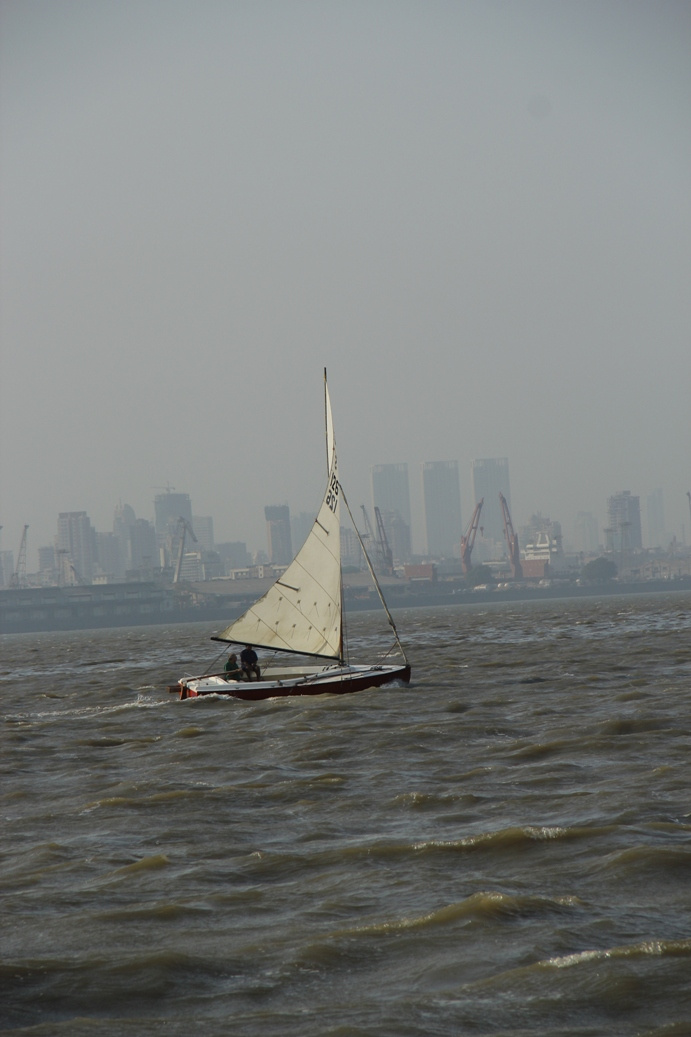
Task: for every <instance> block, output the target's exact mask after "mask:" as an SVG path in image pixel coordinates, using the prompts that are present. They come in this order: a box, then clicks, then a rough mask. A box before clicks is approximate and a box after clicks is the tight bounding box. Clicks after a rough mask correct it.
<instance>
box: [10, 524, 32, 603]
mask: <svg viewBox="0 0 691 1037" xmlns="http://www.w3.org/2000/svg"><path fill="white" fill-rule="evenodd" d="M28 529H29V527H28V526H24V531H23V533H22V542H21V543H20V545H19V554H18V556H17V565H16V568H15V570H14V572H13V573H12V578H11V579H10V587H11V588H12V589H16V588H18V587H25V586H26V534H27V532H28Z"/></svg>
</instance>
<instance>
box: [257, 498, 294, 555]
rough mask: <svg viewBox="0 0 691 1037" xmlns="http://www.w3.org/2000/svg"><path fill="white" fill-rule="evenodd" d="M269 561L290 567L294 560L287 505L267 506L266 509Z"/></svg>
mask: <svg viewBox="0 0 691 1037" xmlns="http://www.w3.org/2000/svg"><path fill="white" fill-rule="evenodd" d="M264 517H265V519H266V534H267V539H268V546H269V559H270V560H271V561H272V562H273V563H274V565H290V563H291V562H292V560H293V541H292V537H291V535H290V508H289V507H288V505H287V504H274V505H267V507H265V508H264Z"/></svg>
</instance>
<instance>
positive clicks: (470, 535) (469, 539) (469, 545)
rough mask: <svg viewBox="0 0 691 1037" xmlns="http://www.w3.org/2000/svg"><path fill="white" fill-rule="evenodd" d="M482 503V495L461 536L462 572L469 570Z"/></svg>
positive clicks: (483, 500) (483, 499) (483, 501)
mask: <svg viewBox="0 0 691 1037" xmlns="http://www.w3.org/2000/svg"><path fill="white" fill-rule="evenodd" d="M484 503H485V498H484V497H483V498H482V500H481V501H480V503H479V504H476V505H475V511H474V512H473V517H472V518H471V520H470V525H469V526H468V528H467V529H466V531H465V533H464V534H463V536H462V537H461V566H462V568H463V572H464V573H469V572H470V559H471V556H472V553H473V545H474V544H475V535H476V533H477V531H478V526H479V523H480V512H481V511H482V505H483V504H484Z"/></svg>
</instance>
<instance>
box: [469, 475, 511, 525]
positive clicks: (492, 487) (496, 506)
mask: <svg viewBox="0 0 691 1037" xmlns="http://www.w3.org/2000/svg"><path fill="white" fill-rule="evenodd" d="M471 465H472V473H473V498H474V501H475V503H476V504H477V502H478V501H479V500H482V499H483V498H484V504H483V505H482V528H483V531H484V533H483V535H484V536H485V538H486V539H487V540H494V541H496V542H497V543H501V542H502V541H503V540H504V517H503V513H502V509H501V504H500V503H499V494H500V493H502V494H503V495H504V497H505V498H506V503H507V504H508V506H509V511H510V510H511V489H510V487H509V461H508V458H506V457H486V458H481V459H480V460H477V461H472V462H471Z"/></svg>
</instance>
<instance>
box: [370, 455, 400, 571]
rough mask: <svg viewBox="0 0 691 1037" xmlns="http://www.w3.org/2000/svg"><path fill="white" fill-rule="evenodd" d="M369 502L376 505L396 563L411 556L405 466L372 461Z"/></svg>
mask: <svg viewBox="0 0 691 1037" xmlns="http://www.w3.org/2000/svg"><path fill="white" fill-rule="evenodd" d="M371 476H372V504H373V506H374V507H375V508H379V511H380V513H381V517H382V521H383V523H384V528H385V530H386V535H387V538H388V540H389V545H390V547H391V550H392V551H393V554H394V559H395V560H396V561H397V562H407V561H409V559H410V487H409V485H408V465H407V464H405V463H403V464H375V465H373V466H372V469H371Z"/></svg>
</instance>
